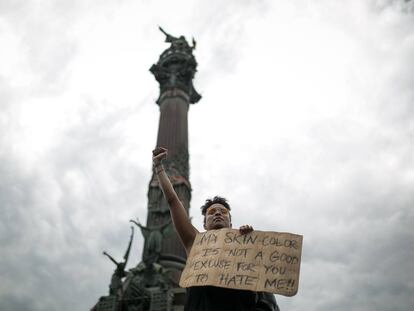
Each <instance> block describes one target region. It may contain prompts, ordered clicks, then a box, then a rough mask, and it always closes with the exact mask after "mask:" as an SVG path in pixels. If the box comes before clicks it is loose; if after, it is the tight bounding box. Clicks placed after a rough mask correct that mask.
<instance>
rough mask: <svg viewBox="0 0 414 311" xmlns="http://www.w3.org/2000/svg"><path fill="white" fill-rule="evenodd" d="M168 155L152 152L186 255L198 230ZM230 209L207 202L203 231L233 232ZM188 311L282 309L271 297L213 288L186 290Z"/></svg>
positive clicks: (222, 203)
mask: <svg viewBox="0 0 414 311" xmlns="http://www.w3.org/2000/svg"><path fill="white" fill-rule="evenodd" d="M167 154H168V151H167V149H165V148H162V147H158V148H156V149H155V150H154V151H153V164H154V169H155V173H156V174H157V178H158V181H159V184H160V187H161V189H162V191H163V193H164V196H165V198H166V201H167V202H168V205H169V208H170V212H171V218H172V221H173V224H174V228H175V230H176V232H177V233H178V236H179V237H180V240H181V243H182V244H183V246H184V248H185V250H186V252H187V255H189V253H190V251H191V247H192V245H193V242H194V239H195V237H196V235H197V233H198V230H197V229H196V228H195V227H194V226H193V225H192V224H191V221H190V218H189V216H188V215H187V212H186V210H185V208H184V206H183V205H182V203H181V201H180V199H179V198H178V196H177V193H176V192H175V190H174V187H173V186H172V184H171V182H170V180H169V178H168V175H167V174H166V172H165V170H164V167H163V165H162V163H161V161H162V160H163V159H165V158H166V157H167ZM230 209H231V208H230V205H229V204H228V202H227V200H226V199H225V198H222V197H218V196H216V197H214V198H213V199H207V200H206V203H205V204H204V205H203V206H202V207H201V212H202V214H203V216H204V224H203V226H204V229H205V230H214V229H221V228H231V227H232V224H231V214H230ZM239 230H240V233H241V234H247V233H249V232H251V231H252V230H253V228H252V227H251V226H249V225H245V226H241V227H240V228H239ZM184 310H185V311H221V310H223V311H224V310H225V311H247V310H249V311H251V310H256V311H258V310H261V311H278V310H279V308H278V306H277V304H276V300H275V298H274V296H273V295H272V294H268V293H256V292H252V291H246V290H236V289H227V288H220V287H214V286H195V287H189V288H188V289H187V301H186V304H185V307H184Z"/></svg>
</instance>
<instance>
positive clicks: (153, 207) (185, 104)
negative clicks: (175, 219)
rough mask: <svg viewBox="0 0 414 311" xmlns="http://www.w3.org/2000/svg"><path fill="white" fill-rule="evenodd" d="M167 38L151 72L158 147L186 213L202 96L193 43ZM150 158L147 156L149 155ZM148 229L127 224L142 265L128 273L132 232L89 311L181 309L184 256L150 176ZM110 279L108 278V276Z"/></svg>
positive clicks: (156, 186) (159, 194) (159, 310)
mask: <svg viewBox="0 0 414 311" xmlns="http://www.w3.org/2000/svg"><path fill="white" fill-rule="evenodd" d="M160 30H161V31H162V32H163V33H164V35H165V36H166V38H165V42H167V43H168V44H169V47H168V48H167V49H166V50H165V51H164V52H163V53H162V54H161V55H160V57H159V59H158V62H157V63H156V64H154V65H152V66H151V68H150V72H151V73H152V74H153V75H154V77H155V79H156V80H157V81H158V83H159V89H160V93H159V97H158V99H157V101H156V103H157V105H158V106H159V108H160V121H159V127H158V137H157V143H156V146H162V147H166V148H167V149H168V152H169V157H168V159H166V161H165V162H164V167H165V169H166V172H167V174H168V176H169V177H170V179H171V181H172V184H173V185H174V188H175V191H176V192H177V194H178V196H179V198H180V200H181V201H182V202H183V205H184V207H185V208H186V210H187V212H189V209H190V199H191V184H190V180H189V155H188V119H187V115H188V109H189V106H190V104H194V103H196V102H198V101H199V100H200V98H201V96H200V95H199V94H198V93H197V91H196V90H195V89H194V86H193V78H194V75H195V73H196V68H197V62H196V60H195V58H194V55H193V50H194V49H195V46H196V42H195V41H194V39H193V40H192V44H191V45H190V44H189V43H188V42H187V40H186V39H185V37H184V36H180V37H174V36H172V35H170V34H168V33H167V32H165V31H164V30H163V29H162V28H161V27H160ZM148 154H149V153H148ZM147 211H148V214H147V222H146V225H143V224H141V223H140V222H139V220H138V219H136V220H130V222H131V223H132V224H134V225H135V226H137V227H138V228H139V229H140V231H141V233H142V235H143V236H144V239H145V244H144V249H143V252H142V253H143V255H142V260H141V262H139V263H137V264H136V265H135V266H134V267H133V268H130V269H126V265H127V261H128V257H129V251H130V248H131V243H132V240H133V231H132V233H131V236H130V240H129V244H127V248H126V252H125V255H124V260H123V261H120V262H118V261H117V260H116V259H114V258H113V257H112V256H111V255H109V254H108V253H107V252H104V255H106V256H107V257H108V258H109V259H110V260H111V261H112V262H113V263H114V264H115V266H116V267H115V270H114V272H113V275H112V278H111V281H110V285H109V290H108V294H107V295H105V296H102V297H100V298H99V300H98V302H97V303H96V305H95V306H94V307H93V308H92V310H93V311H141V310H142V311H146V310H149V311H155V310H157V311H167V310H168V311H179V310H183V309H184V302H185V290H184V289H182V288H180V287H179V286H178V282H179V279H180V275H181V271H182V270H183V269H184V266H185V261H186V254H185V251H184V248H183V247H182V246H181V243H180V241H179V239H178V236H177V235H176V233H175V231H174V229H173V227H172V222H171V216H170V212H169V208H168V205H167V202H166V201H165V199H164V196H163V193H162V191H161V189H160V187H159V185H158V181H157V178H156V176H155V174H154V170H153V172H152V177H151V180H150V182H149V189H148V209H147ZM108 279H109V277H108Z"/></svg>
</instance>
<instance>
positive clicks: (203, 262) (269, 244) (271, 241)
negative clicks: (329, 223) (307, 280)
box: [180, 229, 302, 296]
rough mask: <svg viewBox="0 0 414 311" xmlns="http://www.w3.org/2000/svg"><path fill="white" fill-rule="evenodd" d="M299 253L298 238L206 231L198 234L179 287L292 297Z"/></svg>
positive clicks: (281, 234) (292, 235) (271, 234)
mask: <svg viewBox="0 0 414 311" xmlns="http://www.w3.org/2000/svg"><path fill="white" fill-rule="evenodd" d="M301 252H302V236H301V235H296V234H291V233H278V232H266V231H253V232H252V233H250V234H246V235H241V234H240V233H239V231H238V230H235V229H221V230H209V231H207V232H203V233H199V234H197V237H196V239H195V240H194V244H193V247H192V249H191V252H190V255H189V257H188V259H187V264H186V266H185V269H184V271H183V273H182V275H181V280H180V286H181V287H190V286H204V285H213V286H219V287H227V288H237V289H245V290H252V291H265V292H271V293H275V294H281V295H285V296H294V295H295V294H296V293H297V291H298V283H299V268H300V258H301Z"/></svg>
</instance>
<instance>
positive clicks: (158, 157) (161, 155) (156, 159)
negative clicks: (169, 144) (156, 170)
mask: <svg viewBox="0 0 414 311" xmlns="http://www.w3.org/2000/svg"><path fill="white" fill-rule="evenodd" d="M167 154H168V150H167V149H166V148H163V147H157V148H155V149H154V150H153V151H152V163H153V164H154V166H158V165H160V164H161V161H162V159H165V158H166V157H167Z"/></svg>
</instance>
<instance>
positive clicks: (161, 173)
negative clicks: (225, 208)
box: [152, 147, 198, 255]
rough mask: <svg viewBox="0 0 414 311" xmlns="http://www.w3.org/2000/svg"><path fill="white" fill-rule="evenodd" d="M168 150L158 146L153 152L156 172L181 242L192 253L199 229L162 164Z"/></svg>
mask: <svg viewBox="0 0 414 311" xmlns="http://www.w3.org/2000/svg"><path fill="white" fill-rule="evenodd" d="M167 154H168V151H167V149H165V148H162V147H158V148H156V149H155V150H154V151H153V152H152V155H153V156H152V162H153V164H154V170H155V174H157V178H158V182H159V184H160V187H161V190H162V192H163V193H164V197H165V199H166V200H167V202H168V206H169V207H170V212H171V217H172V221H173V224H174V227H175V231H177V233H178V235H179V236H180V239H181V243H182V244H183V246H184V248H185V250H186V252H187V255H188V254H189V253H190V250H191V247H192V246H193V242H194V239H195V237H196V235H197V233H198V231H197V229H196V228H194V226H193V225H192V224H191V222H190V218H189V217H188V215H187V212H186V210H185V208H184V206H183V204H182V203H181V201H180V199H179V198H178V196H177V193H176V192H175V190H174V187H173V185H172V184H171V181H170V179H169V178H168V175H167V173H166V172H165V170H164V167H163V166H162V163H161V161H162V160H163V159H165V158H166V157H167Z"/></svg>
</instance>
